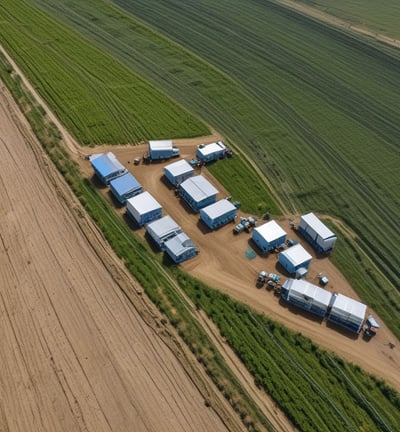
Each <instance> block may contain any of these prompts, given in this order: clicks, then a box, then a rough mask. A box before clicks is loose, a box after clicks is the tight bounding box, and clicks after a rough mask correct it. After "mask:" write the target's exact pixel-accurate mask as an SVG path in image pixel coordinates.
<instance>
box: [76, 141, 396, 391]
mask: <svg viewBox="0 0 400 432" xmlns="http://www.w3.org/2000/svg"><path fill="white" fill-rule="evenodd" d="M215 139H221V137H220V136H219V135H218V134H214V135H213V136H210V137H207V138H200V139H198V138H197V139H189V140H175V141H174V145H176V146H177V147H179V148H180V150H181V157H182V158H185V159H186V160H190V159H192V158H193V157H194V156H195V151H196V146H197V145H198V144H199V143H201V142H203V141H204V140H205V141H204V142H205V143H207V142H211V141H212V140H215ZM88 151H89V150H88ZM90 151H91V152H105V151H113V152H114V154H116V156H117V157H118V159H119V160H120V162H121V163H122V164H123V165H125V167H127V168H128V169H129V171H130V172H131V173H132V174H133V175H134V176H135V177H136V178H137V180H138V181H139V182H140V183H141V184H142V186H143V187H144V189H145V190H147V191H149V192H150V193H151V194H152V195H153V196H154V197H155V198H156V199H157V201H158V202H159V203H160V204H161V205H162V207H163V214H164V215H165V214H168V215H170V216H171V217H172V218H173V219H174V220H175V221H176V222H177V223H178V224H179V225H180V226H181V227H182V229H183V230H184V231H185V232H186V233H187V234H188V235H189V237H190V238H191V239H192V240H193V241H194V243H195V244H196V245H197V246H198V248H199V250H200V253H199V255H198V256H197V257H195V258H193V259H191V260H189V261H187V262H185V263H183V264H182V267H183V268H184V269H185V270H187V271H188V272H189V273H190V274H192V275H193V276H196V277H198V278H199V279H201V280H203V281H204V282H206V283H207V284H209V285H210V286H212V287H215V288H218V289H220V290H221V291H223V292H225V293H227V294H229V295H231V296H232V297H234V298H236V299H237V300H240V301H242V302H244V303H246V304H248V305H250V306H252V307H253V308H254V309H256V310H258V311H260V312H263V313H265V314H266V315H267V316H269V317H271V318H273V319H275V320H277V321H279V322H281V323H283V324H285V325H286V326H288V327H289V328H291V329H293V330H295V331H298V332H301V333H302V334H304V335H306V336H308V337H310V338H311V339H312V340H313V341H315V342H316V343H318V344H319V345H320V346H322V347H324V348H326V349H328V350H331V351H333V352H335V353H337V354H338V355H339V356H341V357H343V358H344V359H346V360H348V361H350V362H353V363H355V364H358V365H360V366H361V367H362V368H364V369H365V370H366V371H368V372H370V373H372V374H374V375H376V376H378V377H381V378H383V379H385V380H386V381H387V382H388V383H389V384H390V385H392V386H393V387H395V388H396V389H397V390H399V391H400V374H399V370H400V351H399V349H400V343H399V342H398V340H397V339H396V338H395V336H394V335H393V334H392V333H391V332H390V331H389V330H388V328H387V327H386V326H385V325H383V323H382V321H381V320H379V317H377V315H376V314H375V313H374V311H372V310H370V309H368V311H367V313H373V314H374V315H375V316H376V317H377V319H378V320H379V321H380V323H382V328H381V329H380V330H379V333H378V335H377V336H376V337H375V338H374V339H372V340H370V341H369V342H367V341H365V340H364V339H363V338H362V336H361V335H355V334H353V333H351V332H347V331H345V330H344V329H342V328H341V327H338V326H335V325H332V324H329V323H328V322H327V321H326V320H318V319H316V317H315V316H314V315H312V314H308V313H307V312H303V311H302V310H300V309H298V308H295V307H288V305H287V304H285V302H283V301H282V300H280V299H279V297H276V296H274V295H273V293H272V292H269V291H268V290H266V289H265V288H262V289H258V288H257V287H256V277H257V274H258V272H259V271H260V270H266V271H268V272H274V273H279V274H281V275H282V279H283V280H284V279H285V278H286V277H288V275H287V274H285V273H284V272H283V271H282V268H280V266H279V265H278V262H277V255H276V254H275V253H272V254H270V255H269V256H268V257H264V256H261V255H259V254H258V253H257V251H258V250H257V248H256V247H255V245H254V244H253V243H252V241H251V235H249V234H247V233H241V234H239V235H234V234H233V233H232V229H233V227H234V224H228V225H226V226H224V227H222V228H220V229H218V230H215V231H210V230H209V229H208V228H207V227H206V226H205V225H204V224H203V223H202V222H201V221H200V220H199V215H198V214H195V213H194V212H193V211H192V210H191V209H190V208H189V207H188V206H187V205H186V203H185V202H183V201H182V200H181V199H180V198H179V197H177V196H176V195H175V191H174V188H173V187H171V185H170V184H169V182H168V181H167V180H166V178H165V176H164V175H163V173H164V166H165V165H167V164H169V163H171V162H173V161H174V159H172V160H169V161H164V162H153V163H152V164H149V165H144V164H142V163H141V164H139V165H134V164H133V160H134V159H135V158H141V157H142V156H143V154H144V153H145V152H146V151H147V146H144V145H143V146H138V147H110V146H101V147H98V148H96V149H95V150H93V149H90ZM234 157H240V156H237V155H236V156H234ZM219 163H224V161H221V162H219ZM80 164H81V167H82V170H83V171H84V172H85V173H86V175H87V177H88V178H91V179H92V180H93V181H94V182H95V184H96V185H97V186H98V187H99V189H100V190H101V191H102V192H103V194H104V195H105V196H106V197H107V199H109V201H110V204H111V205H113V206H114V207H115V208H116V211H118V212H119V213H120V215H121V217H123V215H124V213H125V207H121V206H118V205H117V204H116V202H115V200H113V198H112V195H111V193H110V191H109V188H108V187H104V186H101V185H100V182H99V181H97V179H96V178H95V177H94V174H93V169H92V168H91V166H90V163H89V162H88V161H85V160H81V161H80ZM200 173H201V174H202V175H204V176H205V177H206V178H208V179H209V180H210V181H211V183H213V184H214V186H215V187H216V188H217V189H218V191H219V194H218V195H217V199H220V198H224V197H226V196H228V195H231V194H230V193H229V191H228V190H225V189H224V187H223V186H222V185H221V184H219V183H218V182H217V181H216V179H215V178H214V177H213V176H211V174H210V173H209V172H208V170H207V168H206V167H202V168H201V169H197V172H196V173H195V174H200ZM232 199H233V200H234V199H235V197H233V198H232ZM238 214H239V215H244V216H246V215H245V214H243V213H241V212H240V211H239V213H238ZM289 219H291V218H290V217H282V218H281V220H278V221H277V222H278V223H279V224H280V225H281V226H282V228H283V229H284V230H285V231H286V232H287V233H288V238H293V239H295V240H297V241H298V242H299V243H301V244H302V245H303V246H304V247H305V248H306V249H307V250H308V252H309V253H310V254H311V255H312V256H313V260H312V263H311V266H310V271H309V273H308V275H307V280H309V281H310V282H311V283H315V284H318V274H319V273H323V274H325V275H327V276H328V277H329V283H328V285H327V286H326V287H325V288H326V289H328V290H330V291H331V292H339V293H342V294H345V295H347V296H349V297H351V298H354V299H359V297H358V296H357V294H356V293H355V291H354V290H353V289H352V287H351V286H350V285H349V283H348V282H347V280H346V279H345V277H344V276H343V275H342V274H341V273H340V272H339V271H338V270H337V268H336V267H335V266H334V265H333V264H332V262H331V261H330V259H329V258H328V257H325V258H318V257H316V256H315V252H314V250H313V249H312V248H311V247H310V246H309V245H308V244H307V243H306V242H305V241H304V239H303V238H302V237H300V236H298V235H297V233H296V232H294V231H292V230H291V229H290V220H289ZM294 220H295V222H296V221H298V217H294ZM258 223H259V224H261V223H263V221H258ZM133 229H134V231H135V232H136V233H137V234H139V235H141V236H142V237H143V238H145V236H144V234H145V229H144V228H142V229H135V228H133ZM146 241H147V240H146ZM148 244H149V243H148ZM149 247H151V248H152V249H153V251H154V252H155V253H160V252H157V250H156V249H155V248H154V247H153V246H152V245H150V244H149ZM337 247H340V243H339V244H338V245H337ZM249 249H252V250H254V251H255V252H256V257H255V258H254V259H251V260H249V259H248V258H247V257H246V255H245V253H246V251H248V250H249ZM389 342H392V343H394V344H395V345H396V347H395V348H394V349H391V348H390V346H389Z"/></svg>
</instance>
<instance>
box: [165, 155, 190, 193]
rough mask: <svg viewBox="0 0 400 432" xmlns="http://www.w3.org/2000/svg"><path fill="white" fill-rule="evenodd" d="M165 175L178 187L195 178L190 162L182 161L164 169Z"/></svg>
mask: <svg viewBox="0 0 400 432" xmlns="http://www.w3.org/2000/svg"><path fill="white" fill-rule="evenodd" d="M164 174H165V177H166V178H167V179H168V180H169V182H170V183H171V184H172V185H173V186H175V187H178V186H179V185H180V184H181V183H182V182H184V181H185V180H186V179H188V178H190V177H192V176H193V174H194V169H193V168H192V167H191V166H190V164H189V162H186V161H185V160H184V159H181V160H178V161H176V162H173V163H171V164H169V165H167V166H166V167H165V168H164Z"/></svg>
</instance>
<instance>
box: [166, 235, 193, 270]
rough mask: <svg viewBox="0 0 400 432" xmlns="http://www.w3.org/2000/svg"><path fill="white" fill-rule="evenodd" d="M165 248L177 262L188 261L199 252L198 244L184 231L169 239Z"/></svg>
mask: <svg viewBox="0 0 400 432" xmlns="http://www.w3.org/2000/svg"><path fill="white" fill-rule="evenodd" d="M164 249H165V252H166V253H167V254H168V255H169V256H170V257H171V259H172V260H173V261H174V262H175V263H176V264H179V263H181V262H183V261H186V260H188V259H189V258H192V257H194V256H196V255H197V253H198V251H197V248H196V245H195V244H194V243H193V242H192V240H190V238H189V237H188V236H187V235H186V234H185V233H184V232H181V233H180V234H177V235H176V236H175V237H172V238H171V239H169V240H167V241H166V242H165V243H164Z"/></svg>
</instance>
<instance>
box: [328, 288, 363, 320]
mask: <svg viewBox="0 0 400 432" xmlns="http://www.w3.org/2000/svg"><path fill="white" fill-rule="evenodd" d="M366 311H367V306H366V305H365V304H363V303H361V302H359V301H357V300H354V299H352V298H350V297H346V296H345V295H343V294H337V295H336V296H335V300H334V302H333V305H332V311H331V314H332V313H333V314H335V313H337V314H339V315H342V316H343V315H352V316H353V317H356V318H358V319H360V320H363V319H364V317H365V312H366Z"/></svg>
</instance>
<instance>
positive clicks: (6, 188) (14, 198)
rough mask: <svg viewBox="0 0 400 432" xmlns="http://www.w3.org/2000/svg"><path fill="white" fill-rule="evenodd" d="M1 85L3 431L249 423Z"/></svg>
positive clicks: (146, 428)
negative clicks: (217, 387) (170, 331)
mask: <svg viewBox="0 0 400 432" xmlns="http://www.w3.org/2000/svg"><path fill="white" fill-rule="evenodd" d="M0 86H1V87H0V148H1V158H0V182H1V185H0V202H1V206H0V216H1V218H0V220H1V225H0V340H1V350H0V364H1V371H0V382H1V386H0V401H1V403H0V431H24V432H26V431H32V432H33V431H49V432H56V431H60V432H66V431H68V432H73V431H82V432H83V431H93V432H101V431H121V432H126V431H132V430H134V431H135V432H137V431H147V432H151V431H161V430H163V431H182V432H187V431H196V432H197V431H210V430H212V431H221V432H222V431H227V430H234V431H236V430H242V426H241V424H240V421H239V420H238V419H237V417H236V416H235V414H234V413H233V412H232V411H231V410H230V407H228V406H227V404H226V403H225V401H223V400H221V398H220V396H219V394H216V393H215V392H214V391H213V390H212V389H210V386H209V385H208V384H207V383H208V381H207V380H206V379H205V378H204V376H203V375H202V371H201V369H200V368H199V367H198V365H197V364H196V363H193V364H190V362H188V361H187V360H186V355H185V352H186V351H185V348H183V347H179V345H177V346H176V347H175V352H173V351H172V350H171V349H170V347H169V346H168V345H167V344H166V343H165V342H164V340H165V338H164V339H163V338H161V337H160V336H159V335H158V334H157V333H156V331H155V329H156V330H157V327H156V326H155V329H153V328H152V327H151V326H150V325H148V323H153V324H155V323H156V320H157V312H156V311H154V309H152V306H151V305H149V304H146V299H145V298H144V296H137V298H136V299H135V298H134V292H135V290H134V287H135V285H134V284H135V281H134V280H132V278H130V277H128V276H127V275H125V274H124V273H123V272H120V273H118V274H117V276H115V275H116V271H115V269H116V268H117V267H118V265H120V263H118V262H117V261H115V263H114V264H113V259H114V260H115V258H113V256H114V255H113V254H112V251H111V250H109V248H108V246H107V245H106V244H105V241H104V240H103V239H102V238H101V236H100V235H99V233H98V232H97V230H96V227H94V225H93V224H92V223H91V221H90V219H89V218H88V217H87V216H86V215H85V214H83V213H81V214H80V217H78V216H77V215H76V213H77V212H79V205H78V204H77V203H76V201H75V205H73V207H75V208H73V210H72V211H71V209H70V208H69V206H70V205H71V203H73V202H74V198H73V197H72V196H71V193H70V191H69V189H68V187H67V186H66V185H65V183H64V182H63V180H62V179H61V178H60V177H59V176H58V174H57V172H56V171H55V169H54V167H53V165H52V164H51V163H50V162H46V160H47V159H46V157H45V155H44V154H43V153H42V152H41V150H40V146H39V144H38V143H37V141H36V140H35V138H34V137H33V135H32V133H31V132H30V130H29V128H28V126H27V123H26V121H25V118H24V117H23V116H22V114H21V113H20V112H19V111H18V110H17V109H16V107H15V104H14V101H13V100H12V98H11V96H10V95H9V93H8V91H7V90H6V89H5V88H4V86H3V85H2V83H0ZM76 219H79V224H78V223H77V222H76ZM83 230H84V231H83ZM89 238H90V242H89V241H88V239H89ZM94 243H97V244H98V248H97V254H96V253H95V250H94V249H93V247H92V245H93V244H94ZM104 257H107V262H108V268H106V267H105V265H104V262H103V258H104ZM110 263H111V264H110ZM114 267H115V268H114ZM116 277H117V278H118V280H117V279H116ZM122 286H124V288H125V290H127V289H130V290H131V291H132V293H133V294H132V296H127V295H124V293H123V290H122V289H121V287H122ZM138 301H141V302H143V303H142V304H141V311H142V314H143V315H144V317H147V318H148V319H146V320H145V319H144V318H143V316H141V315H140V314H139V313H138V311H137V309H136V308H135V302H138ZM160 327H162V326H160ZM158 331H160V332H161V331H163V332H165V330H164V328H163V327H162V329H161V330H160V329H159V330H158ZM169 340H170V341H172V343H177V342H176V341H175V342H174V340H175V339H174V338H173V337H172V336H169ZM179 358H181V361H179ZM186 363H187V365H186ZM184 364H185V367H183V365H184ZM200 390H201V391H200ZM205 398H207V399H209V400H210V401H211V402H212V407H209V408H207V407H206V405H205ZM213 407H216V408H217V409H213Z"/></svg>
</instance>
